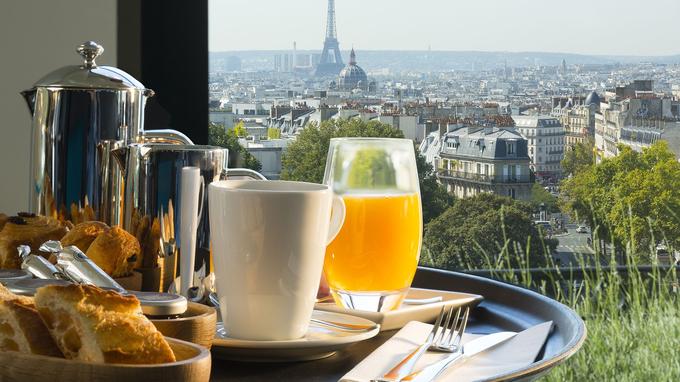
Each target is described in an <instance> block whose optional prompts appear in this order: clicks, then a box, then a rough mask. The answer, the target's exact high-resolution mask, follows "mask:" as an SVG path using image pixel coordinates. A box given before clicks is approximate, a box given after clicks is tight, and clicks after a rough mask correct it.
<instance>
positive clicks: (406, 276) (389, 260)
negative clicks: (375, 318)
mask: <svg viewBox="0 0 680 382" xmlns="http://www.w3.org/2000/svg"><path fill="white" fill-rule="evenodd" d="M324 183H325V184H327V185H329V186H330V187H331V188H332V189H333V191H334V192H335V193H336V194H337V195H340V196H341V197H342V199H343V201H344V202H345V207H346V215H345V222H344V224H343V226H342V229H341V230H340V233H339V234H338V235H337V236H336V237H335V239H334V240H333V241H332V242H331V243H330V244H329V245H328V247H327V248H326V258H325V261H324V276H325V277H326V281H327V282H328V286H329V288H330V292H331V294H332V295H333V298H334V300H335V302H336V303H337V304H338V305H341V306H343V307H345V308H348V309H359V310H369V311H376V312H378V311H388V310H393V309H397V308H398V307H399V306H400V305H401V302H402V301H403V299H404V297H405V296H406V293H407V292H408V288H409V287H410V286H411V281H413V276H414V275H415V272H416V268H417V266H418V258H419V257H420V246H421V241H422V228H423V219H422V208H421V204H420V187H419V183H418V170H417V168H416V159H415V151H414V147H413V142H412V141H410V140H408V139H391V138H334V139H331V143H330V146H329V150H328V160H327V162H326V172H325V175H324Z"/></svg>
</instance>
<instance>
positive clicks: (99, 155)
mask: <svg viewBox="0 0 680 382" xmlns="http://www.w3.org/2000/svg"><path fill="white" fill-rule="evenodd" d="M76 51H77V52H78V53H79V54H80V55H81V56H82V58H83V63H82V65H73V66H66V67H63V68H61V69H58V70H55V71H54V72H51V73H49V74H47V75H46V76H44V77H43V78H41V79H40V80H38V81H37V82H36V83H35V85H34V87H33V88H31V89H29V90H26V91H24V92H22V95H23V96H24V98H25V99H26V102H27V103H28V107H29V109H30V111H31V113H32V115H33V121H32V130H33V132H32V146H31V159H30V171H31V174H30V175H31V176H30V191H29V192H30V194H29V197H30V199H29V200H30V201H29V209H30V211H31V212H34V213H37V214H41V215H49V216H53V217H58V218H62V219H70V220H71V221H73V222H74V223H78V222H80V221H85V220H93V219H96V220H101V221H103V222H106V223H108V224H112V225H116V224H118V223H120V220H121V218H122V216H121V215H120V214H121V208H120V207H121V205H122V200H121V197H122V191H123V190H122V174H121V170H120V168H119V166H118V165H117V163H116V162H115V161H114V160H113V159H112V157H111V151H112V150H114V149H116V148H118V147H123V146H126V145H128V144H130V143H134V142H139V141H146V140H150V139H155V140H157V141H158V140H161V141H164V142H166V143H167V142H171V143H191V141H189V140H188V138H186V137H185V136H183V135H182V134H181V133H179V132H175V131H165V132H163V133H159V134H158V137H157V138H154V134H153V133H152V132H146V133H145V132H144V131H143V121H144V105H145V103H146V99H147V98H148V97H151V96H152V95H153V91H152V90H150V89H147V88H145V87H144V85H142V84H141V83H140V82H139V81H137V80H136V79H135V78H134V77H132V76H131V75H129V74H128V73H126V72H124V71H122V70H120V69H117V68H114V67H111V66H98V65H97V64H96V62H95V59H96V58H97V57H98V56H99V55H101V54H102V53H103V52H104V48H103V47H102V46H101V45H99V44H97V43H95V42H93V41H88V42H85V43H83V44H82V45H80V46H78V48H77V49H76Z"/></svg>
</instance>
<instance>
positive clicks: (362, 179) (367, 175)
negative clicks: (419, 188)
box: [347, 149, 397, 189]
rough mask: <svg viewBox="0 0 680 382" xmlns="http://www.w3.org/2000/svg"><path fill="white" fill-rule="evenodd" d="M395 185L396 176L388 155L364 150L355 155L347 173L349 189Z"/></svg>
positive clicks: (393, 186)
mask: <svg viewBox="0 0 680 382" xmlns="http://www.w3.org/2000/svg"><path fill="white" fill-rule="evenodd" d="M396 185H397V174H396V171H395V169H394V166H393V165H392V161H391V160H390V157H389V154H388V153H387V152H386V151H385V150H380V149H364V150H361V151H359V152H357V153H356V156H355V157H354V160H353V161H352V167H351V168H350V169H349V171H348V173H347V186H348V187H350V188H355V189H356V188H364V189H366V188H374V189H375V188H383V189H384V188H391V189H394V188H395V187H396Z"/></svg>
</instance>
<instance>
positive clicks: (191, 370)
mask: <svg viewBox="0 0 680 382" xmlns="http://www.w3.org/2000/svg"><path fill="white" fill-rule="evenodd" d="M166 340H167V341H168V343H169V344H170V347H171V348H172V350H173V351H174V353H175V358H177V361H176V362H172V363H163V364H156V365H120V364H110V363H90V362H81V361H73V360H67V359H63V358H55V357H46V356H42V355H34V354H23V353H17V352H11V351H9V352H0V365H2V366H1V367H0V381H3V382H5V381H17V382H26V381H69V382H80V381H82V382H86V381H92V382H121V381H124V382H133V381H140V382H155V381H158V382H172V381H187V382H207V381H209V380H210V367H211V358H210V352H209V351H208V350H207V349H206V348H204V347H201V346H198V345H195V344H192V343H190V342H185V341H180V340H177V339H174V338H166Z"/></svg>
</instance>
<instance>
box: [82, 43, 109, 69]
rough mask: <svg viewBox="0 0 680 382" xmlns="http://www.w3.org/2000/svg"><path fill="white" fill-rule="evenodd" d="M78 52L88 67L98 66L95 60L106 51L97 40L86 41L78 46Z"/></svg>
mask: <svg viewBox="0 0 680 382" xmlns="http://www.w3.org/2000/svg"><path fill="white" fill-rule="evenodd" d="M76 52H78V54H80V55H81V56H82V57H83V60H84V66H85V67H86V68H88V69H90V68H96V67H97V64H96V63H95V62H94V60H95V59H96V58H97V57H98V56H99V55H100V54H102V53H104V47H103V46H101V45H99V44H97V43H96V42H95V41H86V42H84V43H82V44H80V45H78V47H77V48H76Z"/></svg>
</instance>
